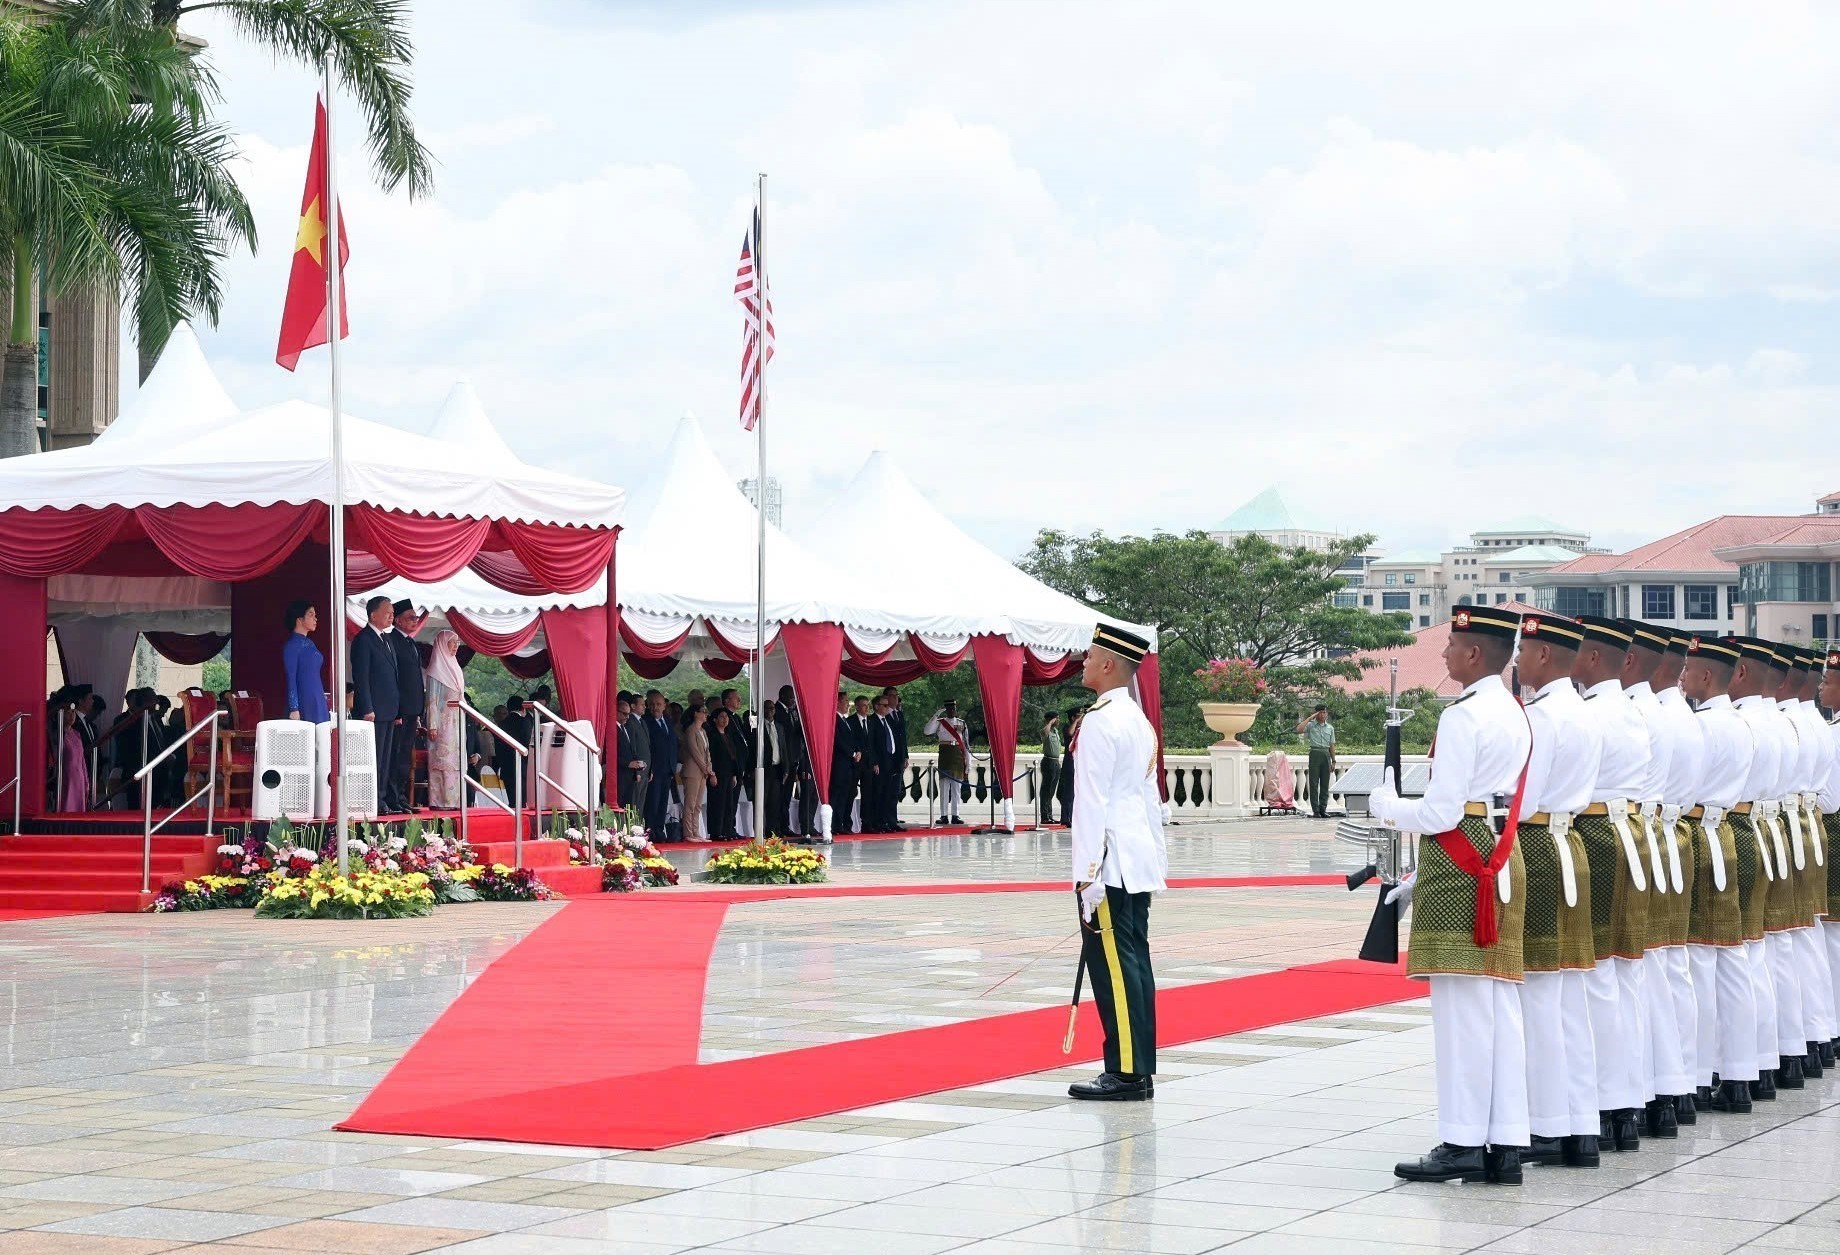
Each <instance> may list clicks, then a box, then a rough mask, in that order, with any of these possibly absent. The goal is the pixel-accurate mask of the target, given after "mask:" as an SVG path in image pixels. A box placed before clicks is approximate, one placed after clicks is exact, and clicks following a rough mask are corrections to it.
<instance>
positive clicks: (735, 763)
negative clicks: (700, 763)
mask: <svg viewBox="0 0 1840 1255" xmlns="http://www.w3.org/2000/svg"><path fill="white" fill-rule="evenodd" d="M704 730H705V731H712V729H709V728H708V727H707V726H705V729H704ZM745 748H746V746H745V742H744V740H743V738H741V737H738V736H736V735H735V723H734V720H733V719H731V720H729V723H728V733H727V734H726V735H724V736H714V735H712V736H710V738H709V769H710V770H711V771H713V772H715V774H716V776H717V778H718V779H720V780H721V782H722V783H723V784H725V785H726V784H728V783H729V782H730V781H735V782H737V783H738V782H739V781H740V779H741V777H742V776H743V775H744V774H745V773H746V771H747V767H746V766H745V765H744V764H745V760H744V759H743V758H742V753H743V751H744V750H745Z"/></svg>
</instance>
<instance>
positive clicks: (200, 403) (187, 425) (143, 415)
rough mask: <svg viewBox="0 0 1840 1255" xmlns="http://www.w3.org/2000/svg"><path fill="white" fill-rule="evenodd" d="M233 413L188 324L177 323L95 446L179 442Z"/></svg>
mask: <svg viewBox="0 0 1840 1255" xmlns="http://www.w3.org/2000/svg"><path fill="white" fill-rule="evenodd" d="M236 413H237V405H236V402H235V401H232V400H231V399H230V394H229V393H228V392H225V391H224V386H223V384H222V383H220V382H218V379H217V373H216V372H215V371H213V370H212V369H211V364H210V363H209V362H207V361H205V358H204V350H203V349H202V348H201V347H199V344H198V337H197V335H195V334H194V333H193V331H192V328H191V324H189V323H180V324H179V325H178V327H176V328H174V330H173V333H172V336H171V337H170V338H169V339H168V340H167V341H166V348H165V350H164V351H163V352H161V354H160V360H159V362H158V364H157V365H155V366H154V368H153V371H152V373H151V374H149V375H148V376H147V381H146V382H145V383H143V384H142V385H141V387H140V390H139V391H138V392H136V393H135V394H134V395H133V396H132V397H130V398H129V399H128V403H127V404H126V405H124V406H122V407H121V413H120V414H119V415H118V416H117V417H116V419H115V421H114V422H112V423H110V424H109V425H108V426H107V427H105V428H103V429H102V433H101V434H100V435H98V436H97V437H96V440H95V444H96V445H98V446H103V447H107V448H111V449H112V448H113V447H114V446H115V445H118V444H121V443H123V442H126V441H137V442H138V441H142V440H146V439H149V438H152V439H158V440H166V441H171V440H174V439H181V438H183V437H184V436H186V435H188V434H190V433H193V432H197V431H202V430H204V429H206V428H209V427H212V426H214V425H216V424H218V423H221V422H224V421H225V420H227V419H229V418H232V417H234V416H235V414H236Z"/></svg>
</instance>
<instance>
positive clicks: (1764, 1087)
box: [1750, 1072, 1776, 1102]
mask: <svg viewBox="0 0 1840 1255" xmlns="http://www.w3.org/2000/svg"><path fill="white" fill-rule="evenodd" d="M1750 1089H1751V1098H1752V1100H1753V1101H1757V1102H1775V1101H1776V1073H1774V1072H1765V1073H1764V1074H1763V1075H1762V1076H1759V1077H1758V1078H1757V1079H1756V1080H1754V1081H1752V1082H1750Z"/></svg>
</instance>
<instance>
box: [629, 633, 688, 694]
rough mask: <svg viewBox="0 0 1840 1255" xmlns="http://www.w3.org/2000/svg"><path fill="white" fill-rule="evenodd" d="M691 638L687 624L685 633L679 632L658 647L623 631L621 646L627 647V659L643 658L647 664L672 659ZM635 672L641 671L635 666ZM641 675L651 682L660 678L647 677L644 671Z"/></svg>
mask: <svg viewBox="0 0 1840 1255" xmlns="http://www.w3.org/2000/svg"><path fill="white" fill-rule="evenodd" d="M689 638H690V625H689V624H687V623H686V624H685V625H684V630H683V631H681V632H679V633H678V634H677V635H676V636H674V637H672V638H671V639H670V640H668V641H662V642H660V643H659V644H656V645H653V644H651V643H649V642H647V641H643V640H640V639H639V638H638V637H636V636H634V635H633V634H632V633H631V632H627V631H622V632H621V633H620V644H621V645H622V646H624V647H625V649H626V657H627V658H628V659H633V658H642V659H644V660H645V661H646V662H659V661H662V660H664V659H666V658H670V657H672V655H674V654H676V653H677V651H678V650H679V649H682V648H683V645H684V642H685V641H686V640H688V639H689ZM633 670H634V671H639V668H638V667H637V666H636V665H635V666H634V667H633ZM639 674H640V675H643V676H645V677H646V678H647V679H650V680H655V679H657V678H658V676H655V675H647V673H646V672H644V671H639ZM663 674H665V673H664V672H663V671H660V672H659V673H658V675H663Z"/></svg>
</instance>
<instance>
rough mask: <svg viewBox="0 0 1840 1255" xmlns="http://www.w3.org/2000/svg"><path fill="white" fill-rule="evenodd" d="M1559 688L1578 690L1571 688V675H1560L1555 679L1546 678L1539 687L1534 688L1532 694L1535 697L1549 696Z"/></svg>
mask: <svg viewBox="0 0 1840 1255" xmlns="http://www.w3.org/2000/svg"><path fill="white" fill-rule="evenodd" d="M1561 689H1571V691H1572V692H1573V693H1576V692H1577V691H1578V690H1577V689H1575V688H1572V677H1571V676H1569V675H1562V676H1560V677H1559V678H1558V679H1556V680H1548V681H1547V682H1546V683H1545V684H1544V685H1542V686H1541V687H1540V688H1539V689H1537V690H1535V692H1534V694H1533V695H1534V696H1535V697H1550V696H1552V695H1553V694H1554V693H1557V692H1559V691H1560V690H1561Z"/></svg>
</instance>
